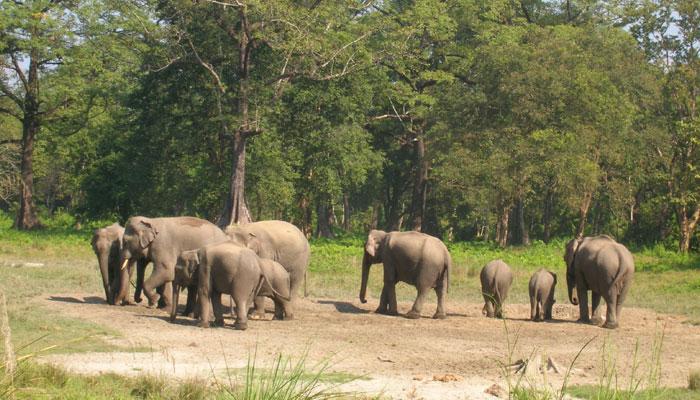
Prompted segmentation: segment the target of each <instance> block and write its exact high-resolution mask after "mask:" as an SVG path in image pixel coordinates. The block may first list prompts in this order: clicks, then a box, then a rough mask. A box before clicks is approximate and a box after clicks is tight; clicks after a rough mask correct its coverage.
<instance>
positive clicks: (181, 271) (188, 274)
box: [173, 250, 199, 286]
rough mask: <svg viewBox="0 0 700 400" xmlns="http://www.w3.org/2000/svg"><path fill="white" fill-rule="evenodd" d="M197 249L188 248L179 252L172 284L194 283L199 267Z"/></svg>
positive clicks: (184, 284)
mask: <svg viewBox="0 0 700 400" xmlns="http://www.w3.org/2000/svg"><path fill="white" fill-rule="evenodd" d="M198 251H199V250H188V251H183V252H182V253H180V256H179V257H178V258H177V263H176V264H175V280H173V284H174V285H178V286H190V285H193V284H195V283H196V280H197V270H198V268H199V254H198Z"/></svg>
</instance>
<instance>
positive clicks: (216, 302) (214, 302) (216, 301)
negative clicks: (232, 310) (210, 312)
mask: <svg viewBox="0 0 700 400" xmlns="http://www.w3.org/2000/svg"><path fill="white" fill-rule="evenodd" d="M211 307H212V308H213V309H214V326H224V306H223V304H221V292H218V291H216V290H212V293H211Z"/></svg>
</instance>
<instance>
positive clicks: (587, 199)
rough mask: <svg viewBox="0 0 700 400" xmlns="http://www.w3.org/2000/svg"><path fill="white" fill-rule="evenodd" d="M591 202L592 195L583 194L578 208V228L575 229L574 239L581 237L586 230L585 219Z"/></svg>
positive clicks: (588, 193)
mask: <svg viewBox="0 0 700 400" xmlns="http://www.w3.org/2000/svg"><path fill="white" fill-rule="evenodd" d="M591 200H593V193H592V192H586V193H584V194H583V199H582V200H581V204H580V205H579V208H578V227H577V228H576V237H582V236H583V231H584V230H585V229H586V218H587V217H588V210H589V209H590V207H591Z"/></svg>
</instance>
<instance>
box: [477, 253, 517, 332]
mask: <svg viewBox="0 0 700 400" xmlns="http://www.w3.org/2000/svg"><path fill="white" fill-rule="evenodd" d="M480 277H481V293H482V294H483V296H484V308H483V312H484V313H485V314H486V316H487V317H489V318H494V317H495V318H503V305H504V304H505V301H506V298H507V297H508V290H510V285H511V284H512V283H513V272H512V271H511V270H510V267H509V266H508V264H506V263H505V262H503V260H493V261H490V262H489V263H488V264H486V265H485V266H484V268H482V269H481V275H480Z"/></svg>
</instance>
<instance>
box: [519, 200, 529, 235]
mask: <svg viewBox="0 0 700 400" xmlns="http://www.w3.org/2000/svg"><path fill="white" fill-rule="evenodd" d="M517 215H518V226H519V228H520V244H521V245H523V246H529V245H530V232H529V231H528V229H527V224H525V201H523V199H522V197H521V198H520V199H518V205H517Z"/></svg>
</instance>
